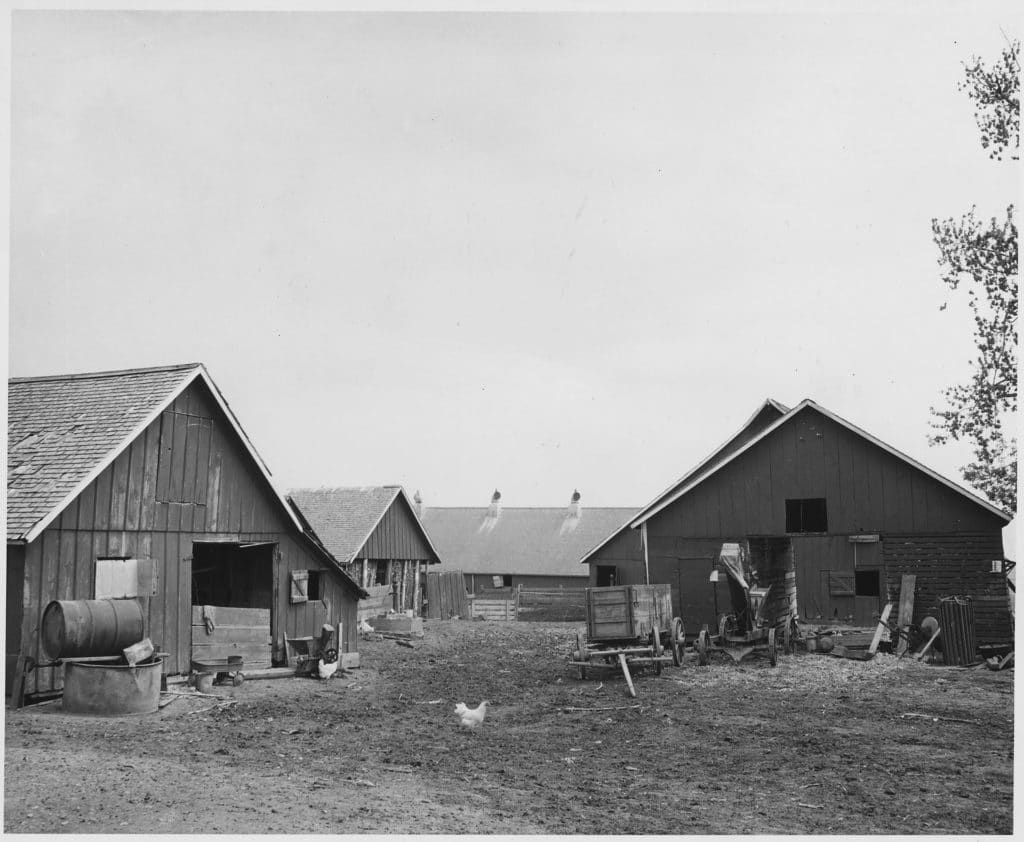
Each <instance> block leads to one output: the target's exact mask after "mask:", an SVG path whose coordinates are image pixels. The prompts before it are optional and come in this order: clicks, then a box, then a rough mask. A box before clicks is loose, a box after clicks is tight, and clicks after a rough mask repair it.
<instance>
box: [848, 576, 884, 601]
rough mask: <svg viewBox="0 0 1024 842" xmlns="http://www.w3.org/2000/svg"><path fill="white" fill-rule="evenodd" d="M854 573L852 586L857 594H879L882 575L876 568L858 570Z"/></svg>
mask: <svg viewBox="0 0 1024 842" xmlns="http://www.w3.org/2000/svg"><path fill="white" fill-rule="evenodd" d="M854 575H855V580H854V587H855V589H856V590H855V594H856V595H857V596H880V595H881V593H882V582H881V580H882V577H881V576H880V575H879V573H878V571H877V570H858V571H857V572H856V573H855V574H854Z"/></svg>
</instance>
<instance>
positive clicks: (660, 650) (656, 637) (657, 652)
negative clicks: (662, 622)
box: [651, 629, 665, 675]
mask: <svg viewBox="0 0 1024 842" xmlns="http://www.w3.org/2000/svg"><path fill="white" fill-rule="evenodd" d="M651 637H652V638H653V647H652V648H653V649H654V657H655V658H660V657H661V656H662V655H663V654H664V653H665V647H664V646H662V645H661V632H660V631H658V630H657V629H654V630H652V631H651ZM652 666H653V667H654V674H655V675H661V661H655V662H654V663H653V664H652Z"/></svg>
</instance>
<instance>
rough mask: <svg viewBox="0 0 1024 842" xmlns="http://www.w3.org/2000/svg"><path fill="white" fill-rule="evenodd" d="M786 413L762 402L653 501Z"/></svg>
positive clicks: (771, 402)
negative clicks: (737, 428)
mask: <svg viewBox="0 0 1024 842" xmlns="http://www.w3.org/2000/svg"><path fill="white" fill-rule="evenodd" d="M787 412H789V407H787V406H785V405H784V404H782V403H779V401H777V400H775V399H774V398H766V399H765V401H764V403H762V404H761V405H760V406H759V407H758V408H757V409H756V410H755V411H754V413H753V415H751V416H750V417H749V418H748V419H747V420H746V421H744V422H743V425H742V426H741V427H740V428H739V430H737V431H736V432H735V433H733V434H732V435H731V436H730V437H729V438H728V439H726V440H725V441H724V442H722V444H720V445H719V446H718V447H717V448H715V449H714V450H713V451H711V453H710V454H708V456H706V457H705V458H704V459H702V460H701V461H700V462H698V463H697V464H696V465H694V467H692V468H691V469H690V470H689V471H687V472H686V473H685V474H683V476H681V477H680V478H679V479H677V480H676V481H675V482H673V483H672V484H671V485H670V486H669V487H668V488H666V489H665V490H664V491H662V492H661V493H660V494H659V495H658V496H657V497H655V498H654V499H655V500H660V499H661V498H662V497H665V496H666V495H670V494H672V493H673V492H674V491H676V490H678V489H679V488H681V487H682V486H683V485H684V484H685V483H686V482H687V480H689V479H690V478H691V477H693V476H694V475H695V474H697V473H698V472H699V471H702V470H709V469H710V468H711V467H713V466H714V465H717V464H718V463H719V462H722V461H723V460H725V458H726V457H728V456H729V455H730V454H732V453H734V452H736V451H737V450H738V449H739V448H740V447H742V446H743V445H744V444H746V443H747V442H749V441H750V440H751V439H753V438H754V437H755V436H757V435H759V434H760V433H761V432H762V431H763V430H764V428H765V427H767V426H768V425H769V424H772V423H774V422H775V421H776V420H777V419H779V418H781V417H782V416H783V415H785V414H786V413H787ZM641 511H643V510H641ZM633 516H636V513H635V512H634V513H633ZM631 520H632V517H631V518H630V519H629V520H627V522H626V523H624V524H622V526H621V528H619V529H616V530H615V531H614V532H612V533H610V534H608V535H604V536H602V540H601V541H600V543H598V544H596V545H595V546H593V547H591V548H589V549H588V550H587V551H586V552H585V553H584V554H583V557H582V558H581V559H580V562H581V563H585V562H586V561H587V559H589V558H590V557H591V556H592V555H593V554H594V553H596V552H597V551H598V550H600V549H603V548H604V547H605V546H607V545H608V544H609V543H611V541H612V540H613V539H614V538H616V537H617V536H618V535H619V534H620V533H621V532H622V531H623V530H624V529H627V528H628V527H629V526H630V522H631Z"/></svg>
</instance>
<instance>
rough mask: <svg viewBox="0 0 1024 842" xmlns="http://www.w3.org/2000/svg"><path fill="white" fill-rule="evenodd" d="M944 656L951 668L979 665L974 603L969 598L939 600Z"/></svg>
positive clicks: (958, 597) (959, 597)
mask: <svg viewBox="0 0 1024 842" xmlns="http://www.w3.org/2000/svg"><path fill="white" fill-rule="evenodd" d="M939 624H940V626H941V627H942V642H943V643H942V654H943V657H944V658H945V661H946V663H947V664H949V665H951V666H961V667H962V666H967V665H969V664H974V663H977V661H978V656H977V651H978V644H977V640H976V637H975V633H974V602H973V600H972V599H971V598H970V597H969V596H948V597H943V598H942V599H940V600H939Z"/></svg>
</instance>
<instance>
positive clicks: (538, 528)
mask: <svg viewBox="0 0 1024 842" xmlns="http://www.w3.org/2000/svg"><path fill="white" fill-rule="evenodd" d="M634 514H636V509H629V508H621V509H620V508H587V509H584V508H583V505H582V501H581V499H580V495H579V493H578V492H574V493H573V495H572V497H571V498H570V501H569V504H568V506H565V507H563V508H543V507H535V508H531V507H503V506H502V505H501V494H500V493H499V492H497V491H495V493H494V495H493V496H492V498H491V503H490V505H489V506H486V507H480V508H461V507H437V508H434V507H430V508H425V509H423V511H422V513H421V518H422V520H423V526H424V527H425V528H426V530H427V533H428V534H429V535H430V537H431V538H432V539H433V541H434V544H435V546H437V548H438V550H439V551H440V553H441V558H442V563H441V566H440V567H439V568H438V569H439V570H442V571H450V570H460V571H462V573H463V574H464V576H465V579H466V588H467V589H468V590H469V592H470V593H477V592H479V591H481V590H489V589H491V588H495V587H498V588H501V587H517V586H519V585H522V586H523V587H527V588H545V587H547V588H550V587H554V588H558V587H566V588H583V587H586V585H587V578H586V570H585V569H584V568H581V567H580V564H579V560H580V556H581V555H582V554H583V552H584V551H585V550H586V549H587V548H588V547H591V546H593V545H594V544H595V543H596V542H597V541H598V540H600V539H601V538H603V537H604V536H606V535H607V534H608V533H609V531H611V530H614V529H617V528H619V527H621V526H622V525H623V524H624V523H626V522H627V521H628V520H629V519H630V518H631V517H632V516H633V515H634Z"/></svg>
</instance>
